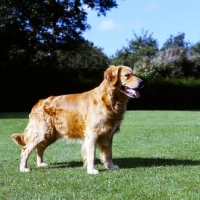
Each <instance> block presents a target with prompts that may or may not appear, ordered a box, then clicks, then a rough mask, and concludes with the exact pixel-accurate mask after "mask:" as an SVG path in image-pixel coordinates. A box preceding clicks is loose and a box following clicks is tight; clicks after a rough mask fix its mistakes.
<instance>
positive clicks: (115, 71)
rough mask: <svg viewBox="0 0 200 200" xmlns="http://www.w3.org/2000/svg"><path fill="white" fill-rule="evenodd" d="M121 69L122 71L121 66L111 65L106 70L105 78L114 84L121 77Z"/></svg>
mask: <svg viewBox="0 0 200 200" xmlns="http://www.w3.org/2000/svg"><path fill="white" fill-rule="evenodd" d="M119 71H120V67H116V66H114V65H112V66H110V67H109V68H108V69H107V70H106V71H105V72H104V79H105V80H107V81H108V82H109V83H111V84H113V85H114V84H116V83H117V82H118V79H119Z"/></svg>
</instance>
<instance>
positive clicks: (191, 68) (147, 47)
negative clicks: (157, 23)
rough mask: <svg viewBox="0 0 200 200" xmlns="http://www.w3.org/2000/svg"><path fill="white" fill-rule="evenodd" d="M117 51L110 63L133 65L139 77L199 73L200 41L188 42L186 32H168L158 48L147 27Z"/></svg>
mask: <svg viewBox="0 0 200 200" xmlns="http://www.w3.org/2000/svg"><path fill="white" fill-rule="evenodd" d="M134 36H135V39H134V40H131V41H130V42H129V43H128V47H123V48H122V50H120V51H117V53H116V56H115V57H113V58H112V61H111V62H112V63H113V64H124V65H128V66H131V67H133V68H134V70H135V72H136V73H137V74H138V75H139V76H142V77H145V78H147V79H149V78H151V79H152V78H160V77H177V78H180V77H191V76H192V77H197V78H198V77H200V53H199V52H200V50H199V49H200V45H199V43H197V44H196V45H193V46H192V45H191V44H190V43H189V42H186V41H185V34H184V33H179V34H178V35H177V36H173V35H170V38H169V39H167V41H166V42H165V43H164V45H163V47H162V48H161V50H158V43H157V40H155V39H153V38H152V34H148V31H146V32H144V31H143V32H142V35H141V36H137V35H136V34H134Z"/></svg>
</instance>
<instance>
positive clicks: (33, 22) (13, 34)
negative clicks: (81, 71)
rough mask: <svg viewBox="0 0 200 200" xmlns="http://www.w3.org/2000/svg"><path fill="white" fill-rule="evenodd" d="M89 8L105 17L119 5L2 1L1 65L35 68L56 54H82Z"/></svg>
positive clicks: (94, 0) (97, 0) (104, 0)
mask: <svg viewBox="0 0 200 200" xmlns="http://www.w3.org/2000/svg"><path fill="white" fill-rule="evenodd" d="M86 7H87V8H89V9H94V10H96V11H97V15H106V12H107V11H109V10H110V9H111V8H113V7H117V4H116V0H15V1H11V0H1V5H0V41H1V42H2V43H1V47H0V52H1V55H5V57H3V58H2V59H1V60H0V61H1V63H0V65H3V66H6V65H9V66H10V64H11V65H12V61H14V63H13V64H14V65H15V66H16V65H17V64H18V65H19V66H22V65H26V66H27V65H35V64H37V61H38V60H42V59H43V58H44V59H45V60H47V59H46V58H47V55H48V56H49V57H50V56H51V55H53V53H54V51H57V50H63V49H64V50H65V51H67V50H70V51H71V50H74V49H75V48H77V49H80V50H83V49H82V48H79V46H80V45H82V43H84V42H85V41H84V38H83V37H82V33H83V32H84V31H85V30H86V29H89V28H90V26H89V24H87V12H86ZM21 58H23V59H21ZM48 59H49V58H48ZM17 60H19V63H17V62H16V61H17ZM49 60H51V59H49ZM8 63H9V64H8ZM51 63H52V62H51Z"/></svg>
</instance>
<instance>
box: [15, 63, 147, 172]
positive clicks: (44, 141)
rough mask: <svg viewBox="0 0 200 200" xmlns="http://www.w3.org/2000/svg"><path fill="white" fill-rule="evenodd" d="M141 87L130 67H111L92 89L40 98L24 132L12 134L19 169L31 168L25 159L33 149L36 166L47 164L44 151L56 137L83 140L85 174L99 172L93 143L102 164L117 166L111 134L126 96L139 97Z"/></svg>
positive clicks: (123, 108)
mask: <svg viewBox="0 0 200 200" xmlns="http://www.w3.org/2000/svg"><path fill="white" fill-rule="evenodd" d="M142 86H143V81H142V80H141V79H140V78H137V77H136V76H135V75H134V73H133V71H132V69H131V68H129V67H126V66H110V67H109V68H108V69H107V70H106V71H105V73H104V80H103V82H102V83H101V84H100V85H99V86H98V87H96V88H94V89H93V90H90V91H88V92H84V93H81V94H70V95H62V96H51V97H49V98H47V99H44V100H40V101H39V102H38V103H37V104H36V105H35V106H34V107H33V108H32V111H31V113H30V115H29V123H28V126H27V127H26V129H25V131H24V133H22V134H13V135H12V136H11V137H12V139H13V140H14V141H15V142H16V143H17V144H20V145H22V152H21V163H20V171H21V172H29V171H30V169H29V168H28V166H27V160H28V157H29V155H30V153H31V152H32V151H33V150H34V149H36V151H37V166H39V167H40V166H47V165H48V164H46V163H45V162H43V154H44V151H45V149H46V148H47V147H48V146H49V145H51V144H52V143H54V142H55V141H56V140H57V139H59V138H69V139H70V138H73V139H81V140H83V145H82V150H81V154H82V158H83V162H84V165H85V166H86V167H87V173H89V174H97V173H98V170H97V169H95V164H94V161H95V151H96V146H98V147H99V148H100V159H101V161H102V163H103V164H104V165H105V167H106V168H107V169H110V170H114V169H119V167H118V166H117V165H114V164H113V162H112V140H113V136H114V134H115V133H116V132H117V131H119V130H120V123H121V121H122V119H123V115H124V112H125V110H126V104H127V101H128V99H129V97H131V98H139V97H140V94H139V92H138V91H137V90H138V89H140V88H141V87H142Z"/></svg>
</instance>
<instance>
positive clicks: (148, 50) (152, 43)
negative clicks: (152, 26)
mask: <svg viewBox="0 0 200 200" xmlns="http://www.w3.org/2000/svg"><path fill="white" fill-rule="evenodd" d="M152 35H153V34H152V33H151V34H149V33H148V31H145V32H144V31H142V35H141V36H138V35H137V34H136V33H134V37H135V38H134V39H132V40H130V41H129V42H128V47H123V48H122V50H119V51H117V52H116V55H115V57H114V58H113V59H112V64H115V65H119V64H122V65H127V66H131V67H133V66H135V63H136V62H137V61H139V60H141V59H142V58H143V57H147V58H152V57H153V56H154V55H155V53H156V52H157V51H158V42H157V40H156V39H154V38H153V37H152Z"/></svg>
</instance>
